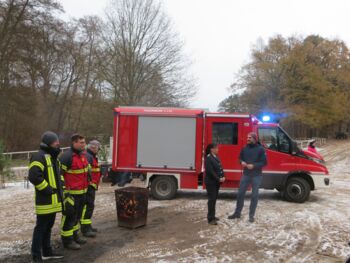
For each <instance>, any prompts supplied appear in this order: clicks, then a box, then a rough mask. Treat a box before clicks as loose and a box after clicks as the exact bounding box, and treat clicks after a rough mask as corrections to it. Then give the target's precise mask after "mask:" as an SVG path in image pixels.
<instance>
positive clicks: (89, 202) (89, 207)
mask: <svg viewBox="0 0 350 263" xmlns="http://www.w3.org/2000/svg"><path fill="white" fill-rule="evenodd" d="M95 196H96V190H95V188H94V187H93V186H91V185H90V186H89V188H88V190H87V193H86V205H85V206H84V209H83V215H82V218H81V220H80V222H81V224H82V225H91V218H92V214H93V213H94V208H95Z"/></svg>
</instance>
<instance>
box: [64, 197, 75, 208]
mask: <svg viewBox="0 0 350 263" xmlns="http://www.w3.org/2000/svg"><path fill="white" fill-rule="evenodd" d="M66 203H70V204H71V205H72V206H74V200H73V198H71V197H67V198H66V199H65V200H64V205H66Z"/></svg>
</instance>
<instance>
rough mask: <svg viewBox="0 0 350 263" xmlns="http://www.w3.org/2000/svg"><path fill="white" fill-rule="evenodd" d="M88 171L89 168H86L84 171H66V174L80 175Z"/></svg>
mask: <svg viewBox="0 0 350 263" xmlns="http://www.w3.org/2000/svg"><path fill="white" fill-rule="evenodd" d="M88 171H89V168H88V167H86V168H84V169H78V170H71V169H70V170H68V171H67V173H70V174H82V173H87V172H88Z"/></svg>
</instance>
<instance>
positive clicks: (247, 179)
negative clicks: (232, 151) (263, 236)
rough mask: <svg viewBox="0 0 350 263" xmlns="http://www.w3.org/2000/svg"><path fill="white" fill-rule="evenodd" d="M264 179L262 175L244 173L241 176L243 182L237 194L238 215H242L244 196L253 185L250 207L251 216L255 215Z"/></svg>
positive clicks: (236, 212)
mask: <svg viewBox="0 0 350 263" xmlns="http://www.w3.org/2000/svg"><path fill="white" fill-rule="evenodd" d="M261 181H262V176H261V175H257V176H247V175H243V177H242V178H241V182H240V184H239V190H238V196H237V206H236V211H235V214H236V215H239V216H240V215H241V212H242V209H243V206H244V198H245V193H246V191H247V189H248V187H249V185H252V197H251V200H250V208H249V218H251V217H254V215H255V210H256V207H257V206H258V199H259V187H260V184H261Z"/></svg>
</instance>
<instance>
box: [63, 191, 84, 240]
mask: <svg viewBox="0 0 350 263" xmlns="http://www.w3.org/2000/svg"><path fill="white" fill-rule="evenodd" d="M71 196H72V197H73V199H74V212H73V213H70V214H67V215H64V216H63V217H62V228H61V233H62V232H63V233H64V234H63V235H62V234H61V236H62V239H63V241H68V242H69V241H71V240H73V236H76V235H77V234H78V231H79V229H80V219H81V217H82V213H83V208H84V205H85V202H86V194H71ZM71 231H72V232H71Z"/></svg>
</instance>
